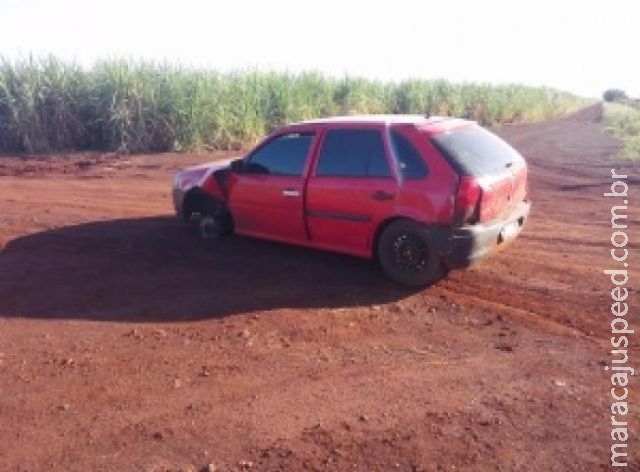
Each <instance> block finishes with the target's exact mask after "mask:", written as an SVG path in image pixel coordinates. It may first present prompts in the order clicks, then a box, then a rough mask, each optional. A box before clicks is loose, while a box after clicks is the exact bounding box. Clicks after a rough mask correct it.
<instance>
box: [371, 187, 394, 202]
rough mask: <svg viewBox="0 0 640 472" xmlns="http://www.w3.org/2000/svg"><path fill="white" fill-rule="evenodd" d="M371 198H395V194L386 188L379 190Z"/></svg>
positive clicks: (381, 199) (379, 199) (380, 199)
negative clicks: (385, 189)
mask: <svg viewBox="0 0 640 472" xmlns="http://www.w3.org/2000/svg"><path fill="white" fill-rule="evenodd" d="M371 198H373V199H374V200H378V201H380V202H381V201H384V200H393V194H392V193H389V192H385V191H384V190H377V191H375V192H373V194H371Z"/></svg>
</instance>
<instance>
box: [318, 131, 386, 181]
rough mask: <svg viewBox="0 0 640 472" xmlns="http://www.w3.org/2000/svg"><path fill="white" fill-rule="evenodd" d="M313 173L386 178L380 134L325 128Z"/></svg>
mask: <svg viewBox="0 0 640 472" xmlns="http://www.w3.org/2000/svg"><path fill="white" fill-rule="evenodd" d="M316 173H317V175H333V176H346V177H390V176H391V172H390V170H389V164H388V162H387V157H386V154H385V150H384V144H383V141H382V134H381V133H380V132H379V131H378V130H347V129H338V130H331V131H328V132H327V134H326V135H325V138H324V141H323V144H322V151H321V152H320V161H319V162H318V170H317V172H316Z"/></svg>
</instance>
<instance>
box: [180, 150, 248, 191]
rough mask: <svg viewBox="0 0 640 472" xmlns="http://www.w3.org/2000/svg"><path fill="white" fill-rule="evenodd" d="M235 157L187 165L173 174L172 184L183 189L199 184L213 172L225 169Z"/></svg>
mask: <svg viewBox="0 0 640 472" xmlns="http://www.w3.org/2000/svg"><path fill="white" fill-rule="evenodd" d="M236 159H239V157H232V158H230V159H221V160H218V161H213V162H207V163H205V164H198V165H196V166H191V167H187V168H185V169H183V170H181V171H180V172H178V173H177V174H176V175H175V177H174V178H173V186H174V187H175V188H177V189H180V190H183V191H185V190H188V189H190V188H193V187H197V186H200V185H202V183H203V182H204V181H205V180H206V179H207V177H209V176H210V175H211V174H212V173H213V172H215V171H217V170H223V169H227V168H228V167H229V166H230V165H231V162H232V161H235V160H236Z"/></svg>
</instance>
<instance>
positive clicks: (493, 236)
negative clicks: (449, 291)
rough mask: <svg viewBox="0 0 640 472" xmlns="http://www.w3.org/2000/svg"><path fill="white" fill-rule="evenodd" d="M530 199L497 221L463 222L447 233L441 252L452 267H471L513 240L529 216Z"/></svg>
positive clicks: (448, 265) (446, 262)
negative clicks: (459, 226) (469, 223)
mask: <svg viewBox="0 0 640 472" xmlns="http://www.w3.org/2000/svg"><path fill="white" fill-rule="evenodd" d="M530 209H531V203H530V202H528V201H523V202H522V203H521V204H520V205H518V207H517V208H516V209H515V210H514V211H513V212H512V213H511V214H510V215H509V216H508V217H507V218H506V219H503V220H500V221H498V222H496V223H490V224H477V225H470V226H463V227H462V228H457V229H454V230H452V231H450V232H449V233H448V235H447V236H446V242H445V243H444V247H441V256H442V258H443V260H444V262H445V264H446V266H447V267H448V268H449V269H457V268H463V267H468V266H470V265H471V264H473V263H474V262H476V261H478V260H480V259H483V258H484V257H486V256H488V255H489V254H490V253H492V252H494V251H495V250H498V249H501V248H502V247H504V246H506V245H507V244H508V243H509V242H511V241H513V240H514V239H515V238H516V237H517V236H518V235H519V234H520V233H521V232H522V230H523V228H524V225H525V223H526V221H527V220H528V219H529V211H530Z"/></svg>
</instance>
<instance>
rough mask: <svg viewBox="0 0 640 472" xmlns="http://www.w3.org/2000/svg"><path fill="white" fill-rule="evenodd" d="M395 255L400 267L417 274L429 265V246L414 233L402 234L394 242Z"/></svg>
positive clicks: (396, 263)
mask: <svg viewBox="0 0 640 472" xmlns="http://www.w3.org/2000/svg"><path fill="white" fill-rule="evenodd" d="M393 256H394V263H395V265H396V267H397V268H398V269H400V270H402V271H403V272H407V273H412V274H415V273H417V272H422V271H423V270H424V269H425V267H426V266H427V261H428V260H429V246H427V243H426V242H425V241H424V240H422V238H420V237H418V236H416V235H414V234H402V235H400V236H398V237H397V238H396V239H395V241H394V242H393Z"/></svg>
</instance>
